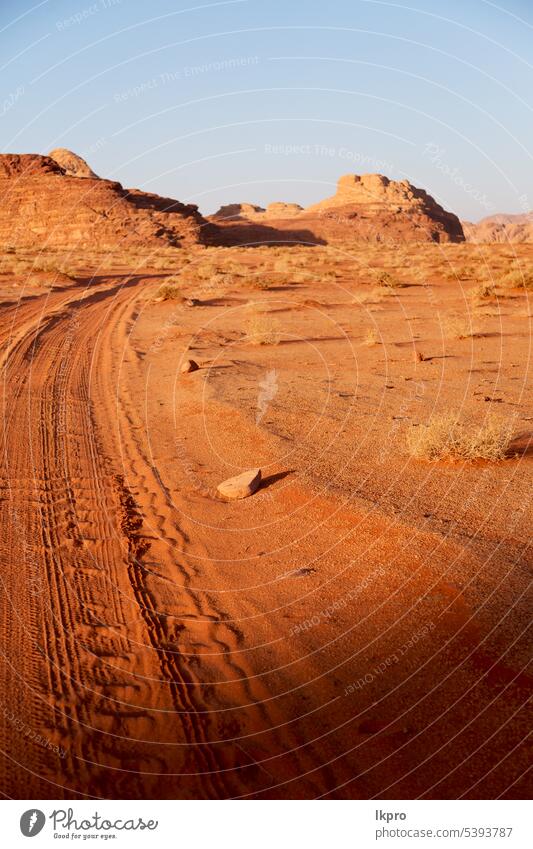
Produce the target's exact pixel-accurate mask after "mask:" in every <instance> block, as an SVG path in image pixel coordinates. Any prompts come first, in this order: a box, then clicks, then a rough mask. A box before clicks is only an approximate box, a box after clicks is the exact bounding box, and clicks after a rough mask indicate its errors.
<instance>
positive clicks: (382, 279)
mask: <svg viewBox="0 0 533 849" xmlns="http://www.w3.org/2000/svg"><path fill="white" fill-rule="evenodd" d="M374 279H375V281H376V283H377V284H378V286H382V287H383V288H384V289H401V287H402V286H403V285H404V284H403V283H402V282H401V281H400V280H398V278H397V277H394V275H393V274H389V272H388V271H383V270H381V269H380V270H379V271H376V272H375V273H374Z"/></svg>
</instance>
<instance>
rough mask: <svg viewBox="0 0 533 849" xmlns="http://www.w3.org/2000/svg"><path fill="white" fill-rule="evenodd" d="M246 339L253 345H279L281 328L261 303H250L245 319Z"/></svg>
mask: <svg viewBox="0 0 533 849" xmlns="http://www.w3.org/2000/svg"><path fill="white" fill-rule="evenodd" d="M245 328H246V340H247V341H248V342H250V343H251V344H252V345H277V344H278V342H279V341H280V333H279V328H278V326H277V324H276V322H275V321H274V320H273V318H272V316H271V315H269V314H268V313H267V312H265V310H264V308H263V307H262V306H261V304H259V303H256V302H254V301H252V302H251V303H249V304H248V306H247V310H246V319H245Z"/></svg>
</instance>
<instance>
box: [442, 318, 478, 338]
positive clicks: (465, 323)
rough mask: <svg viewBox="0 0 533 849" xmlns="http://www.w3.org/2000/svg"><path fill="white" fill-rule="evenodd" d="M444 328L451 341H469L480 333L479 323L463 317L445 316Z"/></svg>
mask: <svg viewBox="0 0 533 849" xmlns="http://www.w3.org/2000/svg"><path fill="white" fill-rule="evenodd" d="M443 328H444V333H445V335H446V336H447V337H448V338H449V339H469V338H470V337H473V336H476V334H477V333H479V328H478V325H477V323H476V322H475V321H473V320H472V318H471V317H469V316H463V315H448V316H445V318H444V321H443Z"/></svg>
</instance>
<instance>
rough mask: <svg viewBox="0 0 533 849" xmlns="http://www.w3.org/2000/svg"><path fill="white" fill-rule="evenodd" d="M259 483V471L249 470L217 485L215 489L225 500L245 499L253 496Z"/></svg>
mask: <svg viewBox="0 0 533 849" xmlns="http://www.w3.org/2000/svg"><path fill="white" fill-rule="evenodd" d="M260 483H261V469H250V470H249V471H248V472H242V474H240V475H237V476H236V477H234V478H228V480H227V481H222V483H219V485H218V487H217V489H218V491H219V492H220V494H221V495H224V496H225V497H226V498H247V497H248V496H249V495H253V494H254V492H256V490H257V489H258V488H259V484H260Z"/></svg>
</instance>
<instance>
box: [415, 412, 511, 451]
mask: <svg viewBox="0 0 533 849" xmlns="http://www.w3.org/2000/svg"><path fill="white" fill-rule="evenodd" d="M512 432H513V422H512V421H504V420H502V419H500V418H499V417H497V416H494V415H489V416H487V417H486V419H485V420H484V421H483V423H482V424H481V425H476V424H474V423H472V422H468V423H465V422H461V421H460V419H459V416H458V415H457V414H456V413H443V414H441V415H436V416H433V417H432V418H431V419H430V421H429V423H428V424H427V425H419V426H418V427H412V428H411V429H410V430H409V432H408V434H407V445H408V449H409V453H410V455H411V456H412V457H415V458H416V459H417V460H503V459H504V458H505V457H506V456H507V454H508V451H509V446H510V444H511V439H512Z"/></svg>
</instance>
